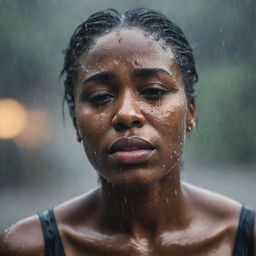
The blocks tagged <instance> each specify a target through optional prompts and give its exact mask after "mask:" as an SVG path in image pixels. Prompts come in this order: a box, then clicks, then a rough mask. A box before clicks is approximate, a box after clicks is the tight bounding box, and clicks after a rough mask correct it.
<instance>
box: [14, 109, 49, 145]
mask: <svg viewBox="0 0 256 256" xmlns="http://www.w3.org/2000/svg"><path fill="white" fill-rule="evenodd" d="M51 137H52V122H51V119H50V117H49V115H48V114H47V113H46V112H45V111H43V110H28V111H27V123H26V126H25V127H24V129H23V131H22V132H21V133H20V134H19V135H18V136H17V137H15V138H14V141H15V143H16V144H17V145H18V146H20V147H22V148H25V149H36V148H39V147H41V146H43V145H44V144H46V143H48V142H49V141H50V139H51Z"/></svg>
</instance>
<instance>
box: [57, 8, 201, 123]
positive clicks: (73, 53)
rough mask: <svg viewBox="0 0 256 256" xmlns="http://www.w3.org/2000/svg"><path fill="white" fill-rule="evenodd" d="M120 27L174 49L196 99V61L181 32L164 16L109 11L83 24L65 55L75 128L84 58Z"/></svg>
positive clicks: (66, 97) (64, 72) (141, 11)
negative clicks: (77, 87)
mask: <svg viewBox="0 0 256 256" xmlns="http://www.w3.org/2000/svg"><path fill="white" fill-rule="evenodd" d="M118 27H121V28H132V27H136V28H140V29H142V30H143V31H145V32H146V33H147V34H149V35H152V36H153V37H154V39H155V40H159V39H161V40H162V41H163V42H164V44H165V45H166V46H168V47H170V48H171V50H172V52H173V53H174V57H175V61H176V63H177V64H178V66H179V67H180V69H181V72H182V74H183V79H184V84H185V90H186V95H187V98H188V100H194V98H195V83H196V82H197V80H198V76H197V72H196V68H195V61H194V57H193V51H192V48H191V47H190V45H189V43H188V41H187V39H186V37H185V35H184V33H183V31H182V30H181V28H180V27H179V26H178V25H176V24H175V23H173V22H172V21H170V20H169V19H168V18H167V17H166V16H164V15H163V14H161V13H159V12H157V11H154V10H150V9H147V8H137V9H131V10H128V11H127V12H125V13H124V14H123V15H121V14H120V13H118V12H117V11H116V10H114V9H107V10H104V11H101V12H97V13H94V14H92V15H91V16H89V18H88V19H87V20H85V21H84V22H83V23H81V24H80V25H79V26H78V27H77V28H76V30H75V32H74V33H73V35H72V37H71V40H70V43H69V46H68V48H67V49H66V50H65V52H64V53H65V60H64V67H63V70H62V72H61V75H65V80H64V87H65V92H64V99H63V105H64V103H65V101H66V102H67V104H68V107H69V112H70V115H71V118H72V120H73V124H74V126H76V123H75V98H74V83H75V81H76V78H77V75H78V72H79V66H80V57H81V55H82V54H83V53H86V52H87V51H88V50H89V49H90V47H91V46H92V45H93V43H95V41H96V40H97V39H98V38H99V37H101V36H103V35H105V34H108V33H110V32H111V31H113V30H114V29H116V28H118Z"/></svg>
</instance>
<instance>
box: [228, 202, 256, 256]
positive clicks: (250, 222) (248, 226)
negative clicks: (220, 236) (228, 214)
mask: <svg viewBox="0 0 256 256" xmlns="http://www.w3.org/2000/svg"><path fill="white" fill-rule="evenodd" d="M254 224H255V209H252V208H250V207H248V206H245V205H243V206H242V208H241V212H240V217H239V224H238V229H237V233H236V239H235V246H234V250H233V256H253V255H254V254H253V253H254V234H253V233H254Z"/></svg>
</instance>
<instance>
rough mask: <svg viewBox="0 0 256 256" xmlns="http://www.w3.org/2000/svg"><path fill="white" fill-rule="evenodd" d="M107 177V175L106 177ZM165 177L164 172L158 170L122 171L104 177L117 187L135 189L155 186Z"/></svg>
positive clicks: (140, 168)
mask: <svg viewBox="0 0 256 256" xmlns="http://www.w3.org/2000/svg"><path fill="white" fill-rule="evenodd" d="M104 176H105V175H104ZM164 176H165V173H163V170H156V169H153V168H150V169H148V168H142V167H137V168H135V167H134V168H132V169H129V170H122V169H121V170H120V171H118V172H115V173H111V175H107V176H105V177H103V178H104V179H105V180H107V182H108V183H111V184H114V185H116V186H121V187H122V188H135V189H138V188H139V187H147V186H151V185H153V184H155V183H156V182H158V181H159V180H161V178H162V177H164Z"/></svg>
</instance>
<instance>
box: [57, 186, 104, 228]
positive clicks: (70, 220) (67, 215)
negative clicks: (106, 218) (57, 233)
mask: <svg viewBox="0 0 256 256" xmlns="http://www.w3.org/2000/svg"><path fill="white" fill-rule="evenodd" d="M99 191H100V189H99V188H95V189H93V190H91V191H89V192H87V193H85V194H82V195H80V196H78V197H75V198H72V199H70V200H68V201H66V202H64V203H62V204H60V205H57V206H56V207H54V215H55V218H56V221H57V223H58V228H59V230H61V229H62V228H63V227H64V226H66V227H67V226H69V227H72V226H73V227H75V226H79V225H81V224H84V225H86V223H81V220H83V221H87V220H88V221H91V219H92V218H93V216H95V211H96V208H97V205H98V195H99ZM74 216H75V217H74Z"/></svg>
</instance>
